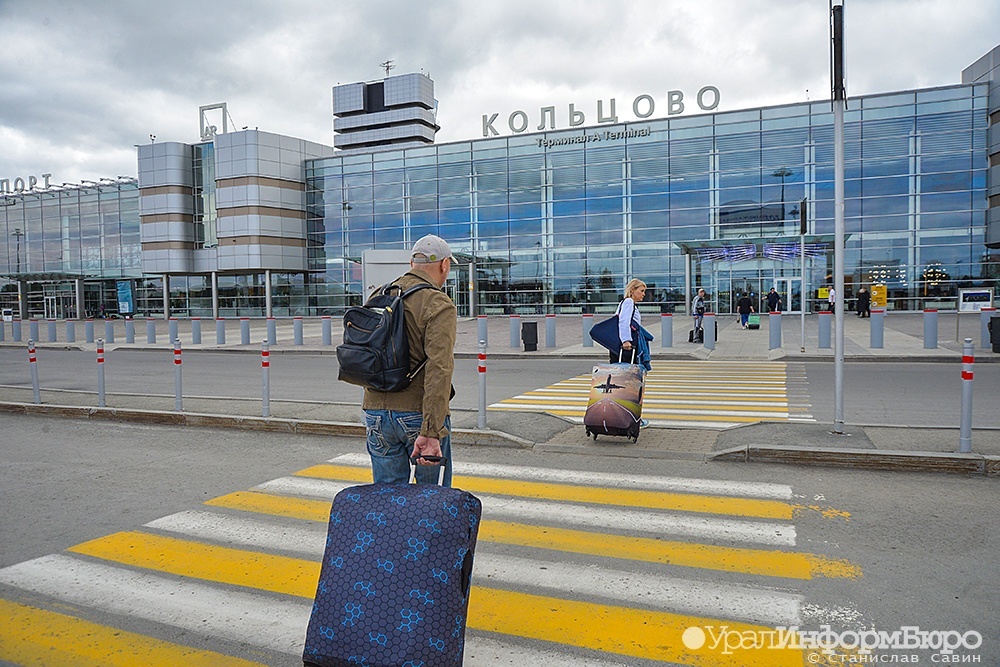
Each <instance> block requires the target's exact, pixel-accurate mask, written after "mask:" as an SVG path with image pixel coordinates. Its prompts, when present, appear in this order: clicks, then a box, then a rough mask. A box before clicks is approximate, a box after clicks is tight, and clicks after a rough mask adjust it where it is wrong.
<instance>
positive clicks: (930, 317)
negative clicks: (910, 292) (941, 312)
mask: <svg viewBox="0 0 1000 667" xmlns="http://www.w3.org/2000/svg"><path fill="white" fill-rule="evenodd" d="M937 346H938V311H937V308H924V349H925V350H936V349H937Z"/></svg>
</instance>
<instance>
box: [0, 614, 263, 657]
mask: <svg viewBox="0 0 1000 667" xmlns="http://www.w3.org/2000/svg"><path fill="white" fill-rule="evenodd" d="M0 621H2V625H3V630H2V631H0V660H4V661H6V662H10V663H13V664H17V665H32V666H33V667H65V666H66V665H72V666H73V667H135V666H136V665H143V666H144V667H177V666H178V665H184V666H185V667H264V665H262V663H258V662H251V661H249V660H242V659H240V658H234V657H231V656H227V655H223V654H221V653H215V652H212V651H205V650H201V649H195V648H191V647H189V646H181V645H180V644H173V643H170V642H166V641H162V640H159V639H155V638H153V637H147V636H145V635H140V634H137V633H134V632H126V631H125V630H122V629H120V628H113V627H109V626H106V625H100V624H98V623H91V622H90V621H85V620H83V619H80V618H75V617H73V616H68V615H66V614H60V613H56V612H51V611H46V610H44V609H38V608H35V607H29V606H27V605H22V604H18V603H16V602H10V601H8V600H3V599H0Z"/></svg>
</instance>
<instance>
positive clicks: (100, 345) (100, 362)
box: [97, 338, 107, 408]
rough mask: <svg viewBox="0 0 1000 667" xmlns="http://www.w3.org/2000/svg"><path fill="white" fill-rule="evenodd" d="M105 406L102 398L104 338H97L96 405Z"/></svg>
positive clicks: (105, 403)
mask: <svg viewBox="0 0 1000 667" xmlns="http://www.w3.org/2000/svg"><path fill="white" fill-rule="evenodd" d="M106 406H107V402H106V401H105V400H104V339H103V338H98V339H97V407H99V408H103V407H106Z"/></svg>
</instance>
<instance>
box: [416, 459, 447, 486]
mask: <svg viewBox="0 0 1000 667" xmlns="http://www.w3.org/2000/svg"><path fill="white" fill-rule="evenodd" d="M419 459H423V460H425V461H430V462H431V463H433V464H435V465H437V466H439V467H440V469H439V471H438V485H439V486H444V470H445V466H446V465H447V463H448V457H446V456H429V455H422V456H411V457H410V481H409V482H408V483H409V484H414V483H416V481H417V461H418V460H419Z"/></svg>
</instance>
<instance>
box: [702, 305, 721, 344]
mask: <svg viewBox="0 0 1000 667" xmlns="http://www.w3.org/2000/svg"><path fill="white" fill-rule="evenodd" d="M717 326H718V325H717V324H716V323H715V313H705V318H704V320H703V321H702V332H701V333H702V338H703V339H704V340H703V344H704V345H705V349H706V350H714V349H715V334H716V331H717V329H716V327H717Z"/></svg>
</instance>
